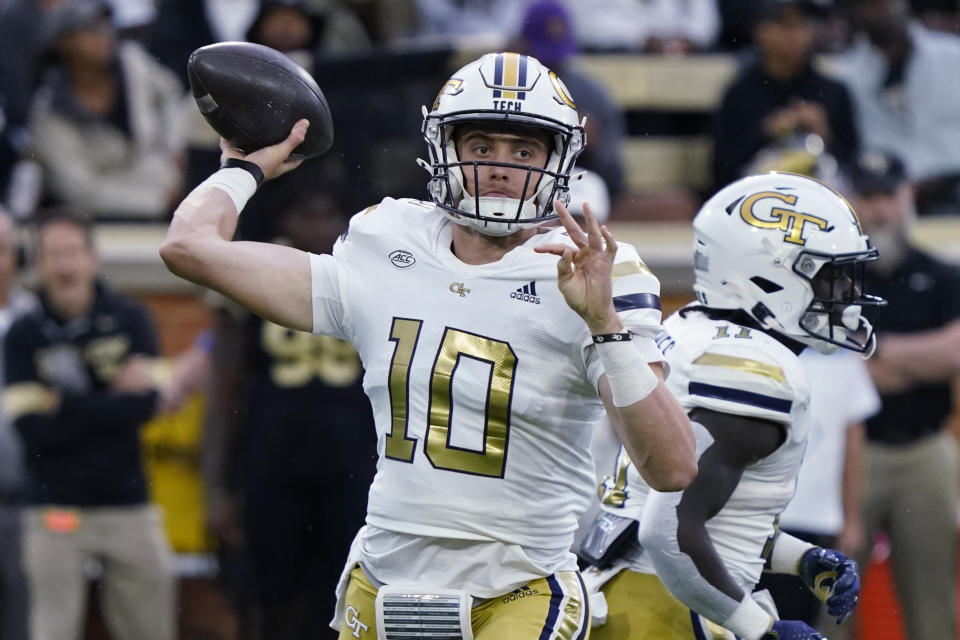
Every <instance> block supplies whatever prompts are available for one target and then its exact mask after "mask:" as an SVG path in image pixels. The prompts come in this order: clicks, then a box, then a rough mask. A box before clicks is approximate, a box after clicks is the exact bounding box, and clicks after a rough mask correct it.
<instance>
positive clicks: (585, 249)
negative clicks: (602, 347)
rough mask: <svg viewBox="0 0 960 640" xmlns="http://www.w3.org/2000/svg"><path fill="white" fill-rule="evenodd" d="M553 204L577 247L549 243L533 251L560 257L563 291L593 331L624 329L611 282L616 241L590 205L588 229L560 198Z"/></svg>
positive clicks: (586, 212) (586, 209) (586, 213)
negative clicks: (600, 222) (596, 216)
mask: <svg viewBox="0 0 960 640" xmlns="http://www.w3.org/2000/svg"><path fill="white" fill-rule="evenodd" d="M554 206H555V207H556V210H557V213H558V214H559V216H560V222H562V223H563V226H564V228H565V229H566V230H567V233H568V234H569V235H570V239H571V240H572V241H573V244H574V245H575V246H573V247H571V246H570V245H567V244H547V245H543V246H540V247H536V248H535V249H534V251H536V252H538V253H551V254H553V255H556V256H559V257H560V260H559V261H558V262H557V284H558V285H559V287H560V292H561V293H562V294H563V297H564V299H565V300H566V301H567V304H568V305H570V308H571V309H573V310H574V311H576V312H577V313H578V314H580V316H581V317H582V318H583V319H584V321H585V322H586V323H587V326H588V327H589V328H590V331H591V332H592V333H613V332H617V331H622V330H623V325H622V324H621V322H620V319H619V318H618V317H617V313H616V310H615V309H614V307H613V285H612V284H611V275H612V272H613V259H614V257H616V255H617V243H616V241H615V240H614V239H613V236H612V235H610V232H609V231H608V230H607V227H606V226H600V225H599V224H598V223H597V219H596V218H595V217H594V216H593V212H592V211H590V207H589V205H586V204H584V206H583V214H584V218H585V226H586V231H584V229H583V228H581V226H580V225H579V224H577V221H576V220H574V218H573V216H572V215H570V212H569V211H567V208H566V207H564V206H563V205H562V204H561V203H560V201H556V202H555V203H554Z"/></svg>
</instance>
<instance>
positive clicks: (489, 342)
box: [386, 318, 517, 478]
mask: <svg viewBox="0 0 960 640" xmlns="http://www.w3.org/2000/svg"><path fill="white" fill-rule="evenodd" d="M422 325H423V322H422V321H420V320H411V319H408V318H394V319H393V326H392V327H391V330H390V341H391V342H394V343H395V345H396V346H395V347H394V352H393V359H392V360H391V362H390V373H389V380H388V385H389V389H390V408H391V423H390V432H389V433H388V434H387V437H386V455H387V457H388V458H392V459H394V460H401V461H404V462H412V461H413V456H414V448H415V443H416V440H415V439H414V438H410V437H409V436H408V430H409V412H408V406H407V402H408V399H409V373H410V363H411V362H412V360H413V355H414V352H415V351H416V348H417V342H418V340H419V337H420V328H421V326H422ZM463 358H470V359H473V360H476V361H480V362H483V363H487V364H488V365H489V366H490V378H489V383H488V385H487V397H486V402H485V405H486V409H487V410H486V414H485V416H484V419H485V422H484V425H483V450H480V451H476V450H473V449H465V448H463V447H457V446H455V445H453V444H451V429H452V425H453V422H452V416H453V404H454V403H453V380H454V378H455V376H456V371H457V366H458V364H459V363H460V361H461V359H463ZM516 368H517V356H516V354H515V353H514V351H513V349H512V348H511V347H510V345H509V344H508V343H506V342H503V341H502V340H495V339H493V338H488V337H485V336H480V335H477V334H474V333H470V332H467V331H461V330H459V329H451V328H449V327H448V328H447V329H446V330H445V331H444V333H443V338H442V340H441V342H440V347H439V348H438V350H437V356H436V359H435V360H434V365H433V371H432V372H431V375H430V399H429V408H428V410H427V415H428V419H429V424H428V426H427V434H426V443H425V447H424V452H425V454H426V456H427V459H428V460H429V461H430V464H432V465H433V466H434V467H436V468H438V469H446V470H448V471H456V472H458V473H469V474H473V475H480V476H487V477H491V478H502V477H503V473H504V466H505V464H506V455H507V446H508V443H509V434H510V406H511V399H512V397H513V381H514V375H515V373H516ZM401 434H402V435H401Z"/></svg>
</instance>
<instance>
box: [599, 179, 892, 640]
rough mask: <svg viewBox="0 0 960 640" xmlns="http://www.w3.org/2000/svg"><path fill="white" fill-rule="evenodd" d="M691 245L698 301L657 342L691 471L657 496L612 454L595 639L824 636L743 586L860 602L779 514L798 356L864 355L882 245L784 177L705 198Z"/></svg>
mask: <svg viewBox="0 0 960 640" xmlns="http://www.w3.org/2000/svg"><path fill="white" fill-rule="evenodd" d="M694 252H695V257H694V268H695V272H696V281H695V285H694V290H695V292H696V294H697V302H696V303H693V304H691V305H688V306H687V307H685V308H683V309H681V310H680V311H678V312H677V313H676V314H674V315H673V316H671V317H670V318H668V319H667V321H666V322H665V323H664V329H665V331H664V333H663V334H662V335H661V336H660V337H659V338H658V343H659V345H660V348H661V350H662V351H663V353H664V355H665V357H666V360H667V363H668V364H669V367H670V377H669V379H668V383H667V386H668V388H669V389H670V390H671V392H672V393H673V394H674V395H675V396H676V397H677V399H678V400H679V401H680V404H681V405H682V406H683V407H684V409H686V410H687V411H688V412H689V415H690V418H691V421H692V422H693V424H694V433H695V435H696V439H697V455H698V459H699V468H700V472H699V474H698V477H697V479H696V480H694V482H693V483H691V484H690V486H689V487H687V488H686V489H685V490H683V491H680V492H672V493H667V492H660V491H656V490H653V489H651V488H650V487H649V486H648V485H647V483H645V482H644V480H643V478H641V477H640V476H639V475H638V474H637V473H636V470H635V469H633V467H632V465H631V464H630V463H629V459H628V458H625V457H623V455H622V453H621V456H620V459H619V460H618V461H617V462H618V464H617V467H616V469H615V473H614V475H613V476H612V477H609V478H607V479H605V480H604V482H603V483H602V486H601V498H602V501H603V503H604V513H603V515H602V516H601V517H600V524H602V525H603V526H602V527H599V528H598V530H597V531H598V532H597V533H594V534H592V535H588V536H587V538H586V541H585V543H584V549H583V551H582V553H583V555H585V556H586V557H588V558H590V559H592V560H593V562H594V563H595V568H593V569H591V570H590V571H588V572H587V578H588V581H594V582H596V583H597V584H599V587H598V588H599V590H600V591H599V593H602V594H603V595H602V596H597V597H596V600H597V602H598V603H599V604H601V605H603V604H605V605H606V606H607V608H608V613H607V617H608V620H609V621H608V623H607V624H605V625H603V626H600V627H598V628H597V629H595V632H594V637H595V638H621V637H656V638H663V639H665V640H674V639H677V640H679V639H681V638H682V639H692V638H705V637H719V638H731V639H732V638H733V636H734V634H735V635H736V636H737V637H738V638H742V639H744V640H757V639H759V638H764V639H768V638H787V637H789V638H795V639H797V640H813V639H815V638H820V637H821V636H820V635H819V634H818V633H817V632H816V631H815V630H814V629H812V628H810V627H809V626H808V625H806V624H805V623H803V622H800V621H789V620H788V621H782V620H778V619H777V616H776V611H775V609H774V608H772V600H770V599H769V598H763V597H761V596H755V595H753V594H752V592H753V589H754V587H755V585H756V583H757V581H758V580H759V578H760V574H761V572H762V571H763V570H764V569H766V570H769V571H774V572H783V573H793V574H799V575H800V576H801V577H802V578H803V579H804V580H805V581H806V583H807V586H808V587H809V588H810V589H811V590H813V591H814V592H815V593H817V594H818V595H819V596H820V597H822V598H823V599H824V600H826V602H827V605H828V611H829V612H830V613H831V615H834V616H836V617H837V618H838V621H842V620H843V619H845V618H846V617H847V616H848V615H849V613H850V612H851V611H852V609H853V607H854V606H855V604H856V601H857V596H858V591H859V578H858V575H857V567H856V564H855V563H854V562H853V561H852V560H850V559H848V558H846V557H844V556H843V555H842V554H840V553H839V552H836V551H832V550H827V549H822V548H819V547H814V546H813V545H810V544H807V543H804V542H802V541H800V540H798V539H796V538H793V537H791V536H789V535H787V534H785V533H781V532H779V531H778V528H777V521H778V518H779V515H780V513H781V512H782V511H783V509H784V508H785V507H786V505H787V503H788V502H789V501H790V499H791V497H792V496H793V493H794V489H795V486H796V477H797V473H798V471H799V469H800V463H801V461H802V459H803V455H804V450H805V448H806V438H807V433H806V425H807V422H806V421H805V414H806V411H807V407H808V405H809V400H810V398H809V393H810V392H809V387H808V383H807V380H806V378H805V373H804V370H803V368H802V366H801V364H800V362H799V359H798V358H797V355H798V354H799V353H800V351H802V350H803V349H804V348H805V347H807V346H813V347H814V348H817V349H818V350H822V351H824V352H830V351H833V350H836V349H837V348H840V347H845V348H848V349H853V350H855V351H861V352H869V351H871V350H872V348H873V343H874V337H873V329H872V325H871V324H870V322H869V321H868V320H867V319H866V318H864V317H863V315H862V313H863V312H864V311H865V310H866V309H876V308H877V307H878V306H880V305H881V304H882V303H883V301H882V300H880V299H877V298H873V297H870V296H865V295H863V293H862V267H863V264H864V263H865V262H866V261H869V260H872V259H875V258H876V256H877V252H876V250H875V249H873V248H871V247H870V245H869V243H868V241H867V238H866V236H864V235H863V233H862V231H861V229H860V226H859V222H858V221H857V219H856V215H855V214H854V212H853V210H852V209H851V208H850V206H849V204H847V202H846V201H845V200H844V199H843V198H842V197H841V196H839V195H838V194H836V193H835V192H833V191H832V190H831V189H829V188H828V187H826V186H824V185H823V184H821V183H819V182H817V181H815V180H812V179H810V178H807V177H804V176H797V175H792V174H782V173H771V174H766V175H761V176H754V177H748V178H744V179H742V180H739V181H737V182H735V183H733V184H731V185H729V186H728V187H726V188H724V189H723V190H721V191H720V192H719V193H718V194H717V195H715V196H714V197H713V198H711V199H710V200H709V201H708V202H707V203H706V204H705V205H704V206H703V208H702V209H701V211H700V212H699V213H698V215H697V217H696V219H695V220H694ZM622 518H626V520H622ZM632 522H639V527H638V528H637V529H634V528H633V527H631V526H630V524H624V523H632ZM615 525H621V526H620V529H622V530H623V531H625V532H626V533H625V534H624V536H625V537H626V538H628V539H627V540H626V544H625V545H620V546H621V551H620V552H619V557H616V558H611V557H602V554H600V553H597V551H598V550H605V549H607V548H610V547H617V545H616V544H611V543H610V541H609V540H607V539H606V538H605V537H604V536H603V535H601V533H600V532H602V531H603V530H607V531H609V530H615V529H617V527H616V526H615ZM634 530H636V531H637V534H636V536H635V537H634V536H632V535H631V534H632V532H633V531H634ZM631 537H633V539H630V538H631ZM607 555H608V556H609V554H607ZM601 567H603V568H606V569H608V570H607V571H606V572H604V571H602V570H601ZM608 567H612V569H611V568H608ZM618 569H621V570H622V571H618ZM604 579H606V582H604ZM640 599H642V601H643V603H644V605H643V606H637V604H638V602H639V600H640ZM761 603H762V604H761Z"/></svg>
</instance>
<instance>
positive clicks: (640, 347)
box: [584, 243, 663, 386]
mask: <svg viewBox="0 0 960 640" xmlns="http://www.w3.org/2000/svg"><path fill="white" fill-rule="evenodd" d="M612 278H613V306H614V309H616V311H617V315H618V316H620V321H621V322H623V327H624V330H625V331H629V332H630V333H632V334H633V340H632V341H631V342H632V345H633V347H634V349H636V350H637V353H638V355H639V357H640V358H642V359H643V361H644V362H661V361H662V360H663V354H662V353H661V352H660V349H659V347H657V343H656V339H657V336H658V335H660V333H661V332H662V331H663V326H662V325H661V320H662V313H661V309H660V281H659V280H658V279H657V277H656V276H655V275H653V272H652V271H651V270H650V269H649V268H648V267H647V265H646V264H644V262H643V260H641V259H640V256H639V255H638V254H637V250H636V249H635V248H634V247H633V245H629V244H623V243H620V244H619V245H618V248H617V257H616V258H615V259H614V263H613V273H612ZM584 351H585V353H584V361H585V362H586V365H587V375H588V376H589V377H590V381H591V382H592V383H593V384H594V386H596V384H597V381H598V380H599V379H600V375H601V374H602V373H603V368H602V367H601V365H600V362H599V358H598V357H597V354H596V350H595V349H594V348H593V340H592V339H591V337H590V336H589V335H588V336H586V341H585V343H584Z"/></svg>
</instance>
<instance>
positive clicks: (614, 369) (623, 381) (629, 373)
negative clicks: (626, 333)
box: [594, 340, 660, 407]
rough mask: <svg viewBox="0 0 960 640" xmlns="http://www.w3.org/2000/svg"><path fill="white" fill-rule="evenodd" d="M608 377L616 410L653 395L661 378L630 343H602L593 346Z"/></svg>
mask: <svg viewBox="0 0 960 640" xmlns="http://www.w3.org/2000/svg"><path fill="white" fill-rule="evenodd" d="M594 348H595V349H596V350H597V355H599V356H600V364H602V365H603V371H604V373H606V374H607V383H608V384H609V385H610V395H611V396H613V404H614V405H615V406H617V407H629V406H630V405H632V404H633V403H635V402H639V401H640V400H643V399H644V398H646V397H647V396H648V395H650V394H651V393H653V390H654V389H656V388H657V384H658V383H659V382H660V378H658V377H657V374H655V373H654V372H653V369H651V368H650V365H648V364H647V363H646V362H644V361H643V360H642V359H641V358H640V353H639V352H638V351H637V350H636V348H634V346H633V345H632V344H631V342H630V341H629V340H625V341H623V342H603V343H600V344H597V345H595V346H594Z"/></svg>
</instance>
